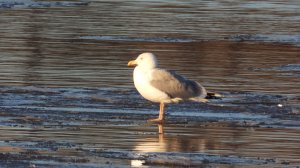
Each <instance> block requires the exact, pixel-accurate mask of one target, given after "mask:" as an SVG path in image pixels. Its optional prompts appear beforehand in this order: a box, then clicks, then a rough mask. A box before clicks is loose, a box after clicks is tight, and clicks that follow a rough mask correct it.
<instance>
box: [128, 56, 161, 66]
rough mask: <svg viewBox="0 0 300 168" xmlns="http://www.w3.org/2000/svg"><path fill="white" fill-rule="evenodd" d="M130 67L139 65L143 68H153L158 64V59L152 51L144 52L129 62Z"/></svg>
mask: <svg viewBox="0 0 300 168" xmlns="http://www.w3.org/2000/svg"><path fill="white" fill-rule="evenodd" d="M128 66H129V67H134V66H139V67H142V68H143V69H153V68H156V67H157V66H158V64H157V60H156V57H155V55H154V54H152V53H143V54H140V55H139V56H138V57H137V58H136V59H135V60H132V61H129V62H128Z"/></svg>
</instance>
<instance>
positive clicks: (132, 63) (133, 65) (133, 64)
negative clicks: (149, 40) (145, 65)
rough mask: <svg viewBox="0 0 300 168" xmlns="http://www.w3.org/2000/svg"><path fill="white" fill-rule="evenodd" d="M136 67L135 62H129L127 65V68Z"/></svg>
mask: <svg viewBox="0 0 300 168" xmlns="http://www.w3.org/2000/svg"><path fill="white" fill-rule="evenodd" d="M136 65H137V62H136V61H135V60H131V61H129V62H128V64H127V66H129V67H135V66H136Z"/></svg>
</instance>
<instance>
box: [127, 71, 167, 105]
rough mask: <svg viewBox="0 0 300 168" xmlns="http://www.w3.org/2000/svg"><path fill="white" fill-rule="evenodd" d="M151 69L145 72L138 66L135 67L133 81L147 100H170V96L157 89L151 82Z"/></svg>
mask: <svg viewBox="0 0 300 168" xmlns="http://www.w3.org/2000/svg"><path fill="white" fill-rule="evenodd" d="M150 73H151V71H150V72H149V71H148V72H144V71H143V70H142V69H141V68H139V67H138V66H137V67H135V69H134V72H133V81H134V85H135V87H136V89H137V90H138V92H139V93H140V94H141V95H142V96H143V97H144V98H145V99H147V100H150V101H152V102H161V101H165V100H169V99H170V98H169V96H168V95H167V94H166V93H164V92H162V91H160V90H158V89H156V88H155V87H153V86H152V85H151V84H150V79H151V76H150Z"/></svg>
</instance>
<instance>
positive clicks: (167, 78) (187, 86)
mask: <svg viewBox="0 0 300 168" xmlns="http://www.w3.org/2000/svg"><path fill="white" fill-rule="evenodd" d="M151 75H152V80H151V81H150V83H151V85H152V86H154V87H155V88H157V89H159V90H161V91H163V92H165V93H166V94H168V95H169V96H170V98H182V99H188V98H191V97H197V96H201V95H202V94H204V92H205V93H206V91H205V89H204V88H203V87H202V86H201V85H200V84H199V83H197V82H195V81H192V80H188V79H185V78H184V77H182V76H180V75H178V74H177V73H175V71H167V70H163V69H155V70H153V72H152V74H151Z"/></svg>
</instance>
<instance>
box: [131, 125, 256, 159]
mask: <svg viewBox="0 0 300 168" xmlns="http://www.w3.org/2000/svg"><path fill="white" fill-rule="evenodd" d="M156 127H157V128H156V130H155V132H156V134H151V135H147V136H145V137H144V139H143V140H142V141H141V142H140V143H137V144H136V146H135V148H134V149H135V150H137V151H140V152H179V151H180V152H185V151H188V152H208V151H213V152H216V153H219V152H221V151H219V149H222V148H231V149H232V150H231V152H232V153H235V152H237V153H239V152H240V150H241V149H240V144H239V143H226V141H224V139H222V135H224V134H226V140H227V139H230V140H231V141H232V142H235V141H238V142H239V141H240V140H241V139H243V137H245V136H246V137H248V136H249V135H250V134H252V133H253V131H247V130H246V131H245V129H237V128H219V127H218V128H214V127H212V128H198V127H189V128H184V127H172V126H171V127H169V129H168V131H167V132H166V131H165V127H166V125H163V124H157V125H156ZM172 128H173V129H172Z"/></svg>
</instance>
